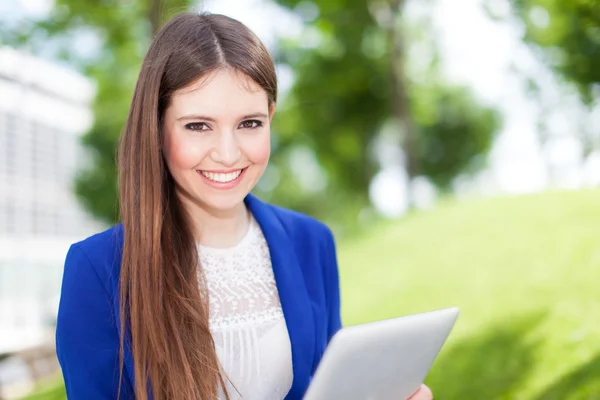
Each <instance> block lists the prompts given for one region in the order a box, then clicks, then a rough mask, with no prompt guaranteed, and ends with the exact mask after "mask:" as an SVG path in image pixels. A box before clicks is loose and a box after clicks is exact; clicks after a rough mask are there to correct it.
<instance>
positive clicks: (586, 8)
mask: <svg viewBox="0 0 600 400" xmlns="http://www.w3.org/2000/svg"><path fill="white" fill-rule="evenodd" d="M511 4H512V5H513V8H514V11H515V13H516V15H517V16H518V17H519V18H520V20H521V21H523V23H524V25H525V35H524V40H525V42H527V43H529V44H531V45H532V46H534V47H535V48H538V49H539V50H540V51H541V55H542V57H543V58H544V59H545V60H546V61H547V63H548V64H549V65H550V66H551V67H552V68H553V69H554V71H556V72H557V73H558V74H559V75H560V76H562V77H563V78H564V79H565V80H566V81H568V82H571V83H574V84H575V85H576V86H577V88H578V89H579V92H580V94H581V97H582V99H583V100H584V101H585V102H586V103H588V104H590V103H592V102H593V101H594V99H597V98H598V93H597V92H596V93H595V92H594V90H595V89H594V88H595V87H597V86H598V85H599V84H600V2H598V1H597V0H569V1H564V0H516V1H514V2H512V3H511ZM596 90H597V89H596Z"/></svg>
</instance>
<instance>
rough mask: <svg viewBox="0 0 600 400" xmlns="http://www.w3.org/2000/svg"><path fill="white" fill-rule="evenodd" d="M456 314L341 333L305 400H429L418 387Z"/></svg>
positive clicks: (371, 325)
mask: <svg viewBox="0 0 600 400" xmlns="http://www.w3.org/2000/svg"><path fill="white" fill-rule="evenodd" d="M458 314H459V310H458V309H457V308H448V309H444V310H438V311H432V312H427V313H422V314H416V315H410V316H406V317H399V318H393V319H389V320H384V321H377V322H371V323H368V324H362V325H356V326H351V327H345V328H342V329H341V330H340V331H338V333H336V334H335V335H334V336H333V338H332V339H331V341H330V343H329V346H328V347H327V349H326V350H325V354H324V355H323V358H322V360H321V363H320V364H319V366H318V368H317V371H316V373H315V375H314V377H313V380H312V382H311V384H310V386H309V387H308V390H307V392H306V396H305V397H304V400H329V399H345V400H388V399H389V400H392V399H393V400H429V399H431V392H430V391H429V389H428V388H427V387H425V386H423V385H422V384H423V381H424V380H425V377H426V376H427V373H428V372H429V369H430V368H431V366H432V364H433V362H434V361H435V359H436V357H437V355H438V353H439V351H440V350H441V348H442V346H443V345H444V343H445V341H446V339H447V337H448V335H449V334H450V331H451V330H452V328H453V327H454V324H455V322H456V319H457V318H458ZM411 396H413V397H411Z"/></svg>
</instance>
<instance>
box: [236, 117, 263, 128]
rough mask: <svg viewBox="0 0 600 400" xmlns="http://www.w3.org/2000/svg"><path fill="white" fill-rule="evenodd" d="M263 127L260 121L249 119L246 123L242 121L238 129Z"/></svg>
mask: <svg viewBox="0 0 600 400" xmlns="http://www.w3.org/2000/svg"><path fill="white" fill-rule="evenodd" d="M262 125H263V123H262V121H259V120H256V119H249V120H247V121H243V122H242V123H241V124H240V128H244V129H256V128H259V127H261V126H262Z"/></svg>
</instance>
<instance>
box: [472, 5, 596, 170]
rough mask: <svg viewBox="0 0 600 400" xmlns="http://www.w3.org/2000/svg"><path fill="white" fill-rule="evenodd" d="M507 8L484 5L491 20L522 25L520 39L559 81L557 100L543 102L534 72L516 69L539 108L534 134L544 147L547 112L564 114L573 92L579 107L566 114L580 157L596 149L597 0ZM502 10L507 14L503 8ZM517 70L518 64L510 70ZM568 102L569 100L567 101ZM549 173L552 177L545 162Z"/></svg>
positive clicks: (547, 124) (549, 128)
mask: <svg viewBox="0 0 600 400" xmlns="http://www.w3.org/2000/svg"><path fill="white" fill-rule="evenodd" d="M507 4H510V6H509V8H508V9H504V8H503V7H500V8H498V7H495V6H498V3H497V2H494V1H492V0H487V1H486V2H485V3H484V5H485V9H486V11H487V12H488V15H490V16H491V17H492V18H493V19H496V20H504V21H506V20H513V21H514V20H516V22H517V23H518V25H519V27H522V29H523V41H524V43H525V44H527V45H528V46H529V47H530V48H531V49H532V50H533V53H534V54H535V55H536V56H537V58H538V59H539V60H541V61H542V63H543V64H545V65H546V66H547V67H548V68H549V69H550V70H551V71H552V72H553V73H554V76H555V77H556V78H558V79H557V81H558V83H559V86H560V87H559V88H558V90H559V91H560V92H561V100H562V101H556V100H554V101H553V100H551V99H550V100H549V99H548V98H547V97H546V96H545V95H544V92H543V91H542V90H541V82H539V79H538V78H539V77H538V76H537V73H536V71H533V72H531V71H530V72H525V71H522V70H521V71H519V73H520V74H521V75H522V77H523V79H524V80H525V82H526V87H527V88H528V92H529V94H530V95H531V96H532V98H533V99H535V100H536V101H537V102H538V104H539V106H540V108H541V110H540V114H539V116H538V137H539V141H540V144H541V145H542V146H544V145H545V144H546V143H547V142H548V141H549V140H551V135H550V134H549V133H550V131H551V130H552V129H551V128H552V127H550V126H549V123H548V121H549V116H550V115H552V114H563V115H566V113H565V111H564V108H565V104H564V102H567V101H569V100H571V99H572V98H573V97H574V96H572V95H573V94H575V96H576V97H578V98H579V100H580V101H581V104H582V105H583V106H582V107H577V110H576V111H574V112H576V114H575V115H571V117H570V120H571V121H570V124H569V125H570V130H569V132H563V134H568V135H573V136H574V137H576V138H577V139H578V140H579V142H580V143H581V145H582V148H583V154H582V155H583V159H584V160H582V161H585V159H586V158H587V157H588V156H589V155H591V154H592V153H593V152H594V151H598V150H599V149H600V129H599V128H598V126H597V123H596V122H595V118H596V117H594V114H595V113H597V108H598V107H600V2H599V1H597V0H570V1H562V0H514V1H511V2H507ZM507 11H508V12H507ZM515 69H516V70H519V68H515ZM571 104H572V103H571ZM548 168H549V173H550V175H551V176H553V175H554V172H553V171H552V170H553V168H552V167H551V166H550V163H549V165H548Z"/></svg>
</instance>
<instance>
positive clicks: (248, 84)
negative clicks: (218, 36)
mask: <svg viewBox="0 0 600 400" xmlns="http://www.w3.org/2000/svg"><path fill="white" fill-rule="evenodd" d="M272 112H273V108H271V109H269V105H268V99H267V94H266V93H265V91H264V90H263V89H262V88H261V87H260V86H258V85H257V84H256V83H255V82H254V81H252V80H251V79H250V78H249V77H247V76H246V75H244V74H242V73H239V72H236V71H234V70H231V69H221V70H218V71H216V72H213V73H211V74H208V75H207V76H204V77H202V78H201V79H199V80H198V81H196V82H194V83H193V84H192V85H190V86H189V87H187V88H185V89H181V90H179V91H176V92H175V93H174V94H173V96H172V98H171V102H170V105H169V107H168V108H167V109H166V110H165V115H164V118H163V131H164V139H163V140H164V142H163V146H164V155H165V159H166V163H167V166H168V168H169V171H170V172H171V175H172V176H173V178H174V179H175V182H176V185H177V190H178V193H179V194H180V195H183V196H184V197H185V198H186V199H188V200H191V201H193V202H194V203H195V204H198V205H200V206H201V207H203V208H205V209H207V210H215V211H227V210H232V209H234V208H236V207H238V206H240V204H242V202H243V200H244V197H246V195H247V194H248V193H249V192H250V191H251V190H252V188H253V187H254V185H255V184H256V183H257V182H258V180H259V179H260V177H261V176H262V174H263V172H264V170H265V168H266V166H267V163H268V161H269V155H270V151H271V148H270V123H271V117H272Z"/></svg>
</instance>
